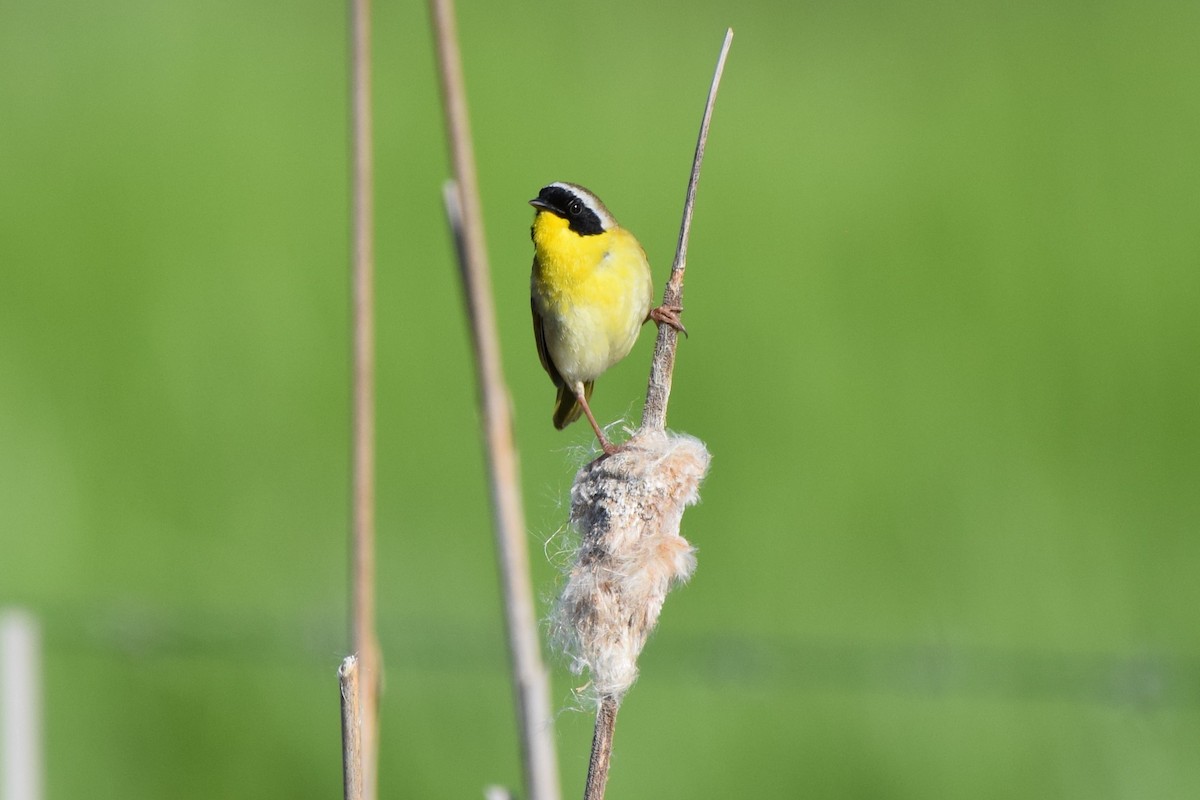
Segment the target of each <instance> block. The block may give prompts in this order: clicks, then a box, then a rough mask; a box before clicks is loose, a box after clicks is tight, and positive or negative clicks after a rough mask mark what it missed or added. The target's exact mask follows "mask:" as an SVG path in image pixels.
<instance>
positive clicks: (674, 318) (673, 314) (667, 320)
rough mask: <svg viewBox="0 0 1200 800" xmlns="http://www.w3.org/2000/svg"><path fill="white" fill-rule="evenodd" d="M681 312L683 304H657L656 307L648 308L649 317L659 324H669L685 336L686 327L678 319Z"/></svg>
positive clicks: (686, 333)
mask: <svg viewBox="0 0 1200 800" xmlns="http://www.w3.org/2000/svg"><path fill="white" fill-rule="evenodd" d="M682 313H683V306H665V305H664V306H658V307H657V308H652V309H650V319H652V320H654V321H655V322H656V323H658V324H659V325H670V326H671V327H672V328H674V329H675V330H677V331H679V332H680V333H682V334H683V335H684V336H687V335H688V332H687V328H685V327H683V323H682V322H680V321H679V315H680V314H682Z"/></svg>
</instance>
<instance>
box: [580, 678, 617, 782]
mask: <svg viewBox="0 0 1200 800" xmlns="http://www.w3.org/2000/svg"><path fill="white" fill-rule="evenodd" d="M620 704H621V701H620V700H619V699H617V698H616V697H613V696H612V695H606V696H604V697H602V698H600V706H599V707H598V708H597V709H596V728H595V732H594V733H593V734H592V755H591V758H590V759H589V760H588V773H587V785H586V786H585V787H584V790H583V797H584V800H601V798H603V797H604V789H605V787H606V786H607V785H608V764H609V761H610V760H611V759H612V740H613V733H614V732H615V731H616V729H617V709H618V708H619V707H620Z"/></svg>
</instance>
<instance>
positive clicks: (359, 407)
mask: <svg viewBox="0 0 1200 800" xmlns="http://www.w3.org/2000/svg"><path fill="white" fill-rule="evenodd" d="M349 15H350V26H349V27H350V128H351V135H350V148H351V162H352V163H351V188H350V197H351V227H352V237H353V238H352V241H353V243H352V255H351V261H352V264H351V273H352V274H351V283H352V295H353V300H352V309H351V318H352V323H351V324H352V326H353V341H354V344H353V350H354V353H353V362H354V364H353V389H352V393H353V399H352V408H353V411H352V421H351V429H352V432H351V545H350V549H351V554H352V555H351V568H350V569H351V574H350V584H351V599H350V628H351V649H352V650H353V652H354V653H356V654H357V655H358V659H359V670H360V671H361V680H359V681H358V687H359V689H358V691H359V693H360V697H359V707H360V711H359V713H360V715H361V719H362V726H361V727H362V730H361V739H362V742H361V752H362V796H363V797H364V798H366V800H374V798H375V796H376V776H377V767H376V765H377V760H378V753H379V745H378V736H379V721H378V709H379V687H380V682H381V668H380V654H379V642H378V639H377V637H376V633H375V245H374V214H375V212H374V187H373V178H372V170H373V156H372V146H371V48H370V40H371V17H370V2H369V0H349Z"/></svg>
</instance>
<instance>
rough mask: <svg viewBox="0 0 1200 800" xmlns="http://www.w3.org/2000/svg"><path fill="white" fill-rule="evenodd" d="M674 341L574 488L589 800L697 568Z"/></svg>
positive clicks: (681, 254) (573, 638) (567, 636)
mask: <svg viewBox="0 0 1200 800" xmlns="http://www.w3.org/2000/svg"><path fill="white" fill-rule="evenodd" d="M732 41H733V30H732V29H730V30H727V31H726V33H725V40H724V42H723V44H722V46H721V52H720V55H719V57H718V59H717V66H716V69H715V71H714V72H713V79H712V83H711V85H710V87H709V92H708V100H707V102H706V103H705V107H704V116H703V118H702V121H701V124H700V135H699V137H698V138H697V142H696V152H695V157H694V158H693V160H692V173H691V176H690V178H689V180H688V188H687V197H686V201H685V203H684V210H683V222H682V224H681V226H680V231H679V244H678V248H677V249H676V253H675V261H674V263H673V264H672V267H671V277H670V278H669V279H668V281H667V286H666V290H665V291H664V293H663V305H664V306H668V307H670V306H676V307H678V306H682V303H683V273H684V268H685V266H686V264H687V245H688V238H689V235H690V232H691V223H692V209H693V207H694V205H695V201H696V187H697V185H698V183H699V180H700V166H701V163H702V161H703V159H704V148H705V144H706V143H707V141H708V128H709V123H710V122H711V120H712V111H713V105H714V103H715V102H716V96H717V89H718V87H719V85H720V82H721V75H722V73H723V72H724V69H725V59H726V56H727V55H728V53H729V46H730V44H731V43H732ZM677 336H678V335H677V333H676V331H675V330H674V329H673V328H672V327H670V326H669V325H660V326H659V329H658V338H657V340H656V341H655V347H654V357H653V360H652V362H651V366H650V379H649V382H648V384H647V387H646V405H645V408H644V410H643V413H642V425H641V428H640V429H639V430H638V432H637V433H636V434H635V435H634V437H633V438H632V439H630V440H629V441H628V442H626V444H625V445H624V446H623V447H622V448H621V450H620V451H618V452H617V453H616V454H615V455H612V456H609V457H606V458H602V459H598V460H596V461H594V462H592V463H591V464H588V465H587V466H585V467H584V468H583V469H581V470H580V471H579V474H578V475H577V476H576V479H575V483H574V485H573V486H572V489H571V522H572V524H573V525H574V526H575V527H576V529H577V530H578V531H579V533H580V546H579V551H578V553H577V554H576V559H575V564H574V566H573V567H572V569H571V572H570V575H569V576H568V580H567V583H566V586H565V587H564V589H563V593H562V596H561V597H560V598H559V602H558V606H557V608H556V609H555V614H554V629H555V634H556V637H557V638H558V640H559V642H560V643H561V644H562V645H563V649H564V650H565V651H566V652H567V653H568V654H569V655H570V656H571V658H572V662H573V663H572V669H574V671H576V672H577V673H578V672H582V671H583V670H584V669H587V671H588V673H589V675H590V677H591V684H590V693H591V695H592V696H593V698H594V699H595V700H596V702H597V713H596V727H595V732H594V735H593V738H592V753H591V759H590V761H589V764H588V776H587V785H586V787H585V790H584V800H602V798H603V797H604V790H605V787H606V785H607V783H608V770H609V764H610V762H611V758H612V743H613V733H614V731H615V729H616V723H617V712H618V710H619V709H620V704H621V700H622V699H623V697H624V695H625V693H626V692H627V691H628V690H629V688H630V686H632V685H633V682H634V680H636V678H637V658H638V656H639V654H640V653H641V650H642V647H643V646H644V645H645V643H646V639H647V638H648V637H649V635H650V633H651V632H652V631H653V630H654V628H655V626H656V625H657V624H658V618H659V614H660V612H661V611H662V605H663V602H664V601H665V599H666V594H667V592H668V591H669V590H670V589H671V588H672V587H673V586H675V585H677V584H679V583H681V582H683V581H686V580H687V579H688V578H689V577H690V576H691V574H692V571H693V570H694V569H695V555H694V550H693V548H692V546H691V545H690V544H688V542H687V540H685V539H684V538H683V537H682V536H681V535H680V534H679V527H680V523H681V521H682V518H683V509H684V508H685V507H686V506H687V505H690V504H691V503H694V502H696V501H697V499H698V488H699V485H700V482H701V481H702V480H703V478H704V476H705V474H707V471H708V464H709V455H708V451H707V450H706V449H705V447H704V445H703V443H701V442H700V441H699V440H697V439H693V438H691V437H687V436H681V435H674V434H667V433H666V432H665V428H666V417H667V402H668V400H669V399H670V394H671V376H672V372H673V371H674V367H675V350H676V345H677Z"/></svg>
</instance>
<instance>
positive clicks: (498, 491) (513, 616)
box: [432, 0, 559, 800]
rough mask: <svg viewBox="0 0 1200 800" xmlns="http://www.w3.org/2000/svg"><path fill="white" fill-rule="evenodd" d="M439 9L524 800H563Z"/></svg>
mask: <svg viewBox="0 0 1200 800" xmlns="http://www.w3.org/2000/svg"><path fill="white" fill-rule="evenodd" d="M432 9H433V22H434V31H435V39H436V44H437V55H438V66H439V75H440V77H441V81H442V97H443V105H444V107H445V112H446V128H447V133H448V136H449V140H450V151H451V160H452V162H453V164H454V175H455V181H454V183H453V185H452V186H451V187H449V188H448V189H447V190H446V192H445V200H446V210H447V215H448V217H449V218H450V223H451V228H452V230H453V233H454V239H455V246H456V249H457V252H458V255H459V260H460V263H459V266H460V269H461V272H462V276H463V285H464V288H465V290H466V300H467V311H468V316H469V321H470V328H471V341H472V345H473V348H474V352H475V366H476V378H477V383H478V390H479V405H480V409H481V411H482V422H483V438H484V447H485V451H486V455H487V460H488V478H489V481H490V488H491V498H492V508H493V517H494V529H495V535H496V550H497V557H498V560H499V568H500V584H501V589H502V593H503V600H504V621H505V632H506V635H507V636H506V638H507V641H508V650H509V660H510V665H511V669H512V680H513V694H514V699H515V703H516V710H517V722H518V734H519V741H520V745H521V763H522V768H523V773H524V782H525V797H528V798H530V800H557V798H558V797H559V786H558V758H557V755H556V752H555V746H554V723H553V716H552V714H551V711H550V679H549V675H548V673H547V670H546V667H545V664H544V663H543V661H542V654H541V648H540V645H539V641H538V627H537V615H536V613H535V611H534V603H533V589H532V579H531V577H530V569H529V551H528V547H527V544H526V539H525V516H524V511H523V509H522V506H521V490H520V478H519V473H518V469H517V450H516V444H515V443H514V441H513V434H512V413H511V411H510V409H509V399H508V398H509V394H508V390H507V387H506V386H505V383H504V374H503V369H502V367H501V363H500V337H499V333H498V330H497V325H496V313H495V309H494V307H493V302H492V285H491V273H490V270H489V267H488V260H487V249H486V246H485V238H484V231H483V213H482V210H481V204H480V201H479V187H478V183H477V179H476V173H475V156H474V152H473V150H472V146H471V134H470V125H469V122H468V117H467V100H466V88H465V86H464V79H463V71H462V59H461V57H460V54H459V49H458V39H457V33H456V26H455V20H454V8H453V5H452V3H451V2H450V0H432Z"/></svg>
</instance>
